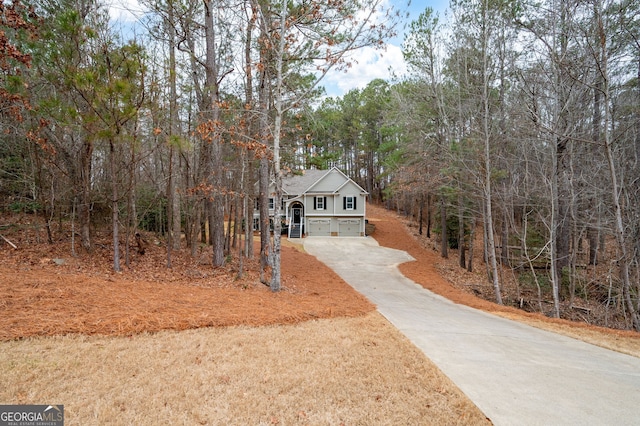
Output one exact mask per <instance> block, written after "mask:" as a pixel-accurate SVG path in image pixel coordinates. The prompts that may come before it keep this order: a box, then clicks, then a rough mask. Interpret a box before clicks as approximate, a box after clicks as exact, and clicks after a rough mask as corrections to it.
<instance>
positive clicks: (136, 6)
mask: <svg viewBox="0 0 640 426" xmlns="http://www.w3.org/2000/svg"><path fill="white" fill-rule="evenodd" d="M108 8H109V18H110V19H111V21H115V22H122V23H127V22H136V21H138V19H139V18H140V17H141V16H142V15H143V14H144V13H145V11H146V8H145V7H144V6H143V5H141V4H140V2H139V1H138V0H111V1H110V2H109V3H108Z"/></svg>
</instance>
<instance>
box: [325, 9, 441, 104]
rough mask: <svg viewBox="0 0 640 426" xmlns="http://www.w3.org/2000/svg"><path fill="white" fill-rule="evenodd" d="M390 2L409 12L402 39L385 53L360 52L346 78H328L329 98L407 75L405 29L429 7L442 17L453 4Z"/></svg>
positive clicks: (340, 75)
mask: <svg viewBox="0 0 640 426" xmlns="http://www.w3.org/2000/svg"><path fill="white" fill-rule="evenodd" d="M390 2H391V3H392V4H393V6H394V8H396V9H397V10H405V11H406V12H408V14H409V16H408V17H407V19H406V20H404V21H403V22H401V23H400V24H399V27H398V31H397V32H398V35H397V36H396V37H394V38H393V39H392V40H389V41H387V43H386V46H385V49H383V50H375V49H373V48H364V49H360V50H359V51H358V52H356V53H355V54H354V55H353V57H354V59H355V63H354V64H353V66H352V67H351V68H350V69H349V71H348V72H347V73H346V74H345V73H343V72H332V73H330V74H329V75H327V77H326V78H325V80H323V82H322V85H323V86H324V87H325V89H326V91H327V95H329V96H342V95H344V94H345V93H347V92H349V90H351V89H356V88H357V89H363V88H364V87H366V86H367V84H368V83H369V82H370V81H372V80H374V79H376V78H380V79H383V80H387V81H392V80H393V78H394V76H395V77H400V78H401V77H402V76H403V75H405V74H406V72H407V66H406V64H405V62H404V58H403V57H402V42H403V41H404V33H405V29H406V28H408V26H409V23H410V22H411V21H413V20H416V19H418V16H419V15H420V14H421V13H422V12H424V11H425V9H426V8H427V7H431V8H433V9H434V10H435V11H437V12H438V13H439V14H440V16H442V15H443V14H444V11H445V9H446V8H447V7H448V4H449V2H448V0H412V1H411V4H409V5H408V6H407V1H406V0H390ZM405 27H406V28H405Z"/></svg>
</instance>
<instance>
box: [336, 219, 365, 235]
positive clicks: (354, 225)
mask: <svg viewBox="0 0 640 426" xmlns="http://www.w3.org/2000/svg"><path fill="white" fill-rule="evenodd" d="M338 235H340V236H341V237H359V236H360V219H340V220H339V221H338Z"/></svg>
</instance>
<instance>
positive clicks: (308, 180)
mask: <svg viewBox="0 0 640 426" xmlns="http://www.w3.org/2000/svg"><path fill="white" fill-rule="evenodd" d="M282 192H283V196H282V198H283V200H282V219H283V221H284V223H285V224H286V226H287V235H288V236H289V238H300V237H302V236H303V235H306V236H309V237H312V236H340V237H362V236H364V235H365V213H366V201H367V195H368V194H367V192H366V191H365V190H364V189H362V187H360V185H358V184H357V183H355V182H354V181H353V180H351V179H349V177H347V176H346V175H345V174H344V173H342V172H341V171H340V170H338V169H337V168H335V167H334V168H333V169H331V170H305V171H303V172H302V174H299V175H289V176H285V177H283V179H282ZM274 195H275V187H274V186H273V185H271V188H270V198H269V214H270V215H271V216H273V207H274V206H273V196H274ZM259 216H260V214H259V211H258V210H257V208H256V210H255V211H254V228H255V224H259Z"/></svg>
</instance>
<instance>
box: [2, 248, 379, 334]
mask: <svg viewBox="0 0 640 426" xmlns="http://www.w3.org/2000/svg"><path fill="white" fill-rule="evenodd" d="M157 252H159V253H156V254H157V256H156V257H154V256H148V255H145V256H146V257H145V258H140V259H138V260H137V261H138V264H137V265H135V266H134V267H133V268H131V269H129V270H127V271H126V272H123V273H113V272H110V271H108V269H106V268H105V267H104V266H103V267H102V268H103V269H102V270H100V269H98V268H96V267H94V266H93V265H91V264H90V262H89V259H91V258H83V259H79V260H74V259H68V260H67V262H68V264H65V265H63V266H56V265H55V264H54V263H53V262H51V261H50V260H49V259H48V258H47V257H42V258H41V259H42V260H40V261H38V260H37V255H34V254H33V253H31V254H30V256H32V257H33V259H31V260H29V259H24V256H23V257H22V258H21V257H20V256H18V259H17V260H16V262H15V263H14V265H13V268H10V267H7V266H3V267H0V340H10V339H18V338H24V337H29V336H52V335H64V334H69V333H81V334H86V335H94V334H102V335H121V336H122V335H132V334H136V333H141V332H145V331H146V332H157V331H159V330H164V329H171V330H185V329H191V328H199V327H212V326H215V327H220V326H231V325H253V326H259V325H268V324H293V323H297V322H300V321H306V320H310V319H317V318H333V317H344V316H347V317H353V316H361V315H363V314H365V313H367V312H370V311H372V310H373V309H374V306H373V305H372V304H371V303H369V302H368V301H367V300H366V299H365V298H364V297H363V296H361V295H360V294H358V293H357V292H355V291H354V290H353V289H352V288H351V287H350V286H349V285H347V284H346V283H345V282H344V281H342V280H341V279H340V278H339V277H338V276H337V275H336V274H335V273H334V272H333V271H331V270H330V269H328V268H327V267H326V266H325V265H323V264H322V263H320V262H318V261H317V260H316V259H315V258H314V257H312V256H309V255H307V254H305V253H302V252H300V251H299V250H296V249H295V248H293V247H283V250H282V256H283V262H282V270H283V276H284V277H285V278H284V280H283V290H282V291H281V292H279V293H273V292H272V291H271V290H270V289H269V288H268V287H267V286H265V285H263V284H261V283H260V282H259V279H258V276H257V275H258V274H257V271H256V269H257V263H256V261H253V262H252V263H250V264H249V267H250V269H248V270H247V271H246V272H245V277H244V279H242V280H237V279H235V276H236V275H237V274H236V270H234V265H230V266H228V267H227V268H226V269H225V268H221V269H220V270H217V271H216V270H213V269H212V268H211V267H210V266H208V265H206V264H201V263H200V262H194V261H191V260H189V258H188V255H186V254H185V253H181V257H178V256H176V255H175V254H174V256H175V257H176V262H175V263H178V264H179V263H180V262H182V263H181V264H179V265H177V266H176V267H175V268H174V269H173V270H171V271H169V270H167V269H166V268H165V267H164V265H163V260H162V254H163V253H162V249H157ZM158 257H159V260H158ZM154 259H155V260H154ZM178 260H179V261H180V262H178ZM154 261H155V262H156V263H154V264H153V265H154V267H149V265H148V264H143V263H142V262H154ZM7 263H9V264H10V263H11V262H10V261H7V262H5V265H7ZM107 264H108V263H107ZM87 265H88V266H87ZM303 265H304V266H303ZM235 267H237V265H235ZM154 277H155V278H154Z"/></svg>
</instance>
